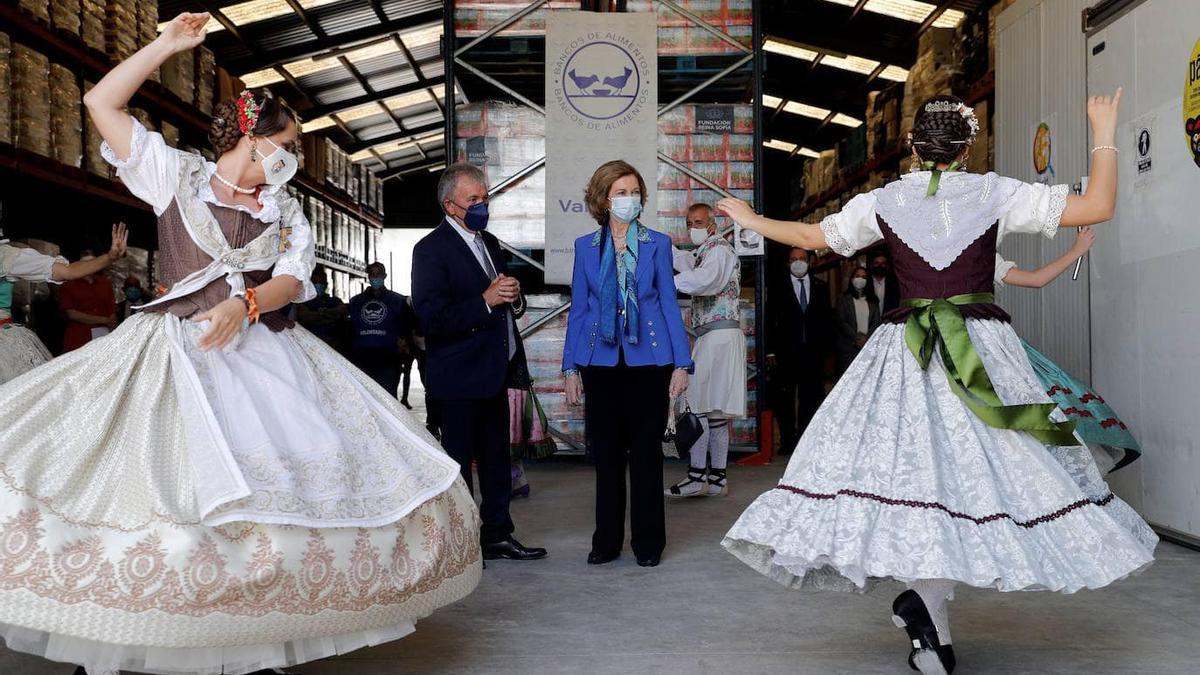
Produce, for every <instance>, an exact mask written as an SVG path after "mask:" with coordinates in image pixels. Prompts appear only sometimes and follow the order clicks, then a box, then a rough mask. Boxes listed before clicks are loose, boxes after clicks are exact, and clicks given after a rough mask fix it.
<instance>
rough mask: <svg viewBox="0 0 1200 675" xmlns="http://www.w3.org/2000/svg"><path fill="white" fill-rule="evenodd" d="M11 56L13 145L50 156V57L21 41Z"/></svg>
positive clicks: (14, 47)
mask: <svg viewBox="0 0 1200 675" xmlns="http://www.w3.org/2000/svg"><path fill="white" fill-rule="evenodd" d="M11 59H12V66H11V67H12V91H13V118H14V128H13V145H16V146H17V147H19V148H23V149H25V150H29V151H30V152H36V153H37V154H39V155H43V156H45V157H50V156H51V155H52V152H51V143H50V125H49V124H47V123H46V121H47V120H49V119H50V59H48V58H46V55H45V54H39V53H38V52H36V51H34V50H32V49H30V48H29V47H26V46H25V45H23V44H20V43H16V44H14V45H13V49H12V56H11Z"/></svg>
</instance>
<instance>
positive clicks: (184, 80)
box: [162, 51, 196, 103]
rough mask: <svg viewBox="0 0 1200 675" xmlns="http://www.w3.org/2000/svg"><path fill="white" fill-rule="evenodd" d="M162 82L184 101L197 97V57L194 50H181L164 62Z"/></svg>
mask: <svg viewBox="0 0 1200 675" xmlns="http://www.w3.org/2000/svg"><path fill="white" fill-rule="evenodd" d="M162 83H163V86H164V87H166V88H167V91H169V92H171V93H172V94H175V95H176V96H178V97H179V99H180V100H181V101H183V102H184V103H194V102H195V99H196V59H195V54H193V53H192V52H190V51H188V52H181V53H179V54H176V55H174V56H172V57H171V58H169V59H167V60H166V62H165V63H163V64H162Z"/></svg>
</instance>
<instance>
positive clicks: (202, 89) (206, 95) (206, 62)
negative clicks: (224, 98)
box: [195, 47, 217, 115]
mask: <svg viewBox="0 0 1200 675" xmlns="http://www.w3.org/2000/svg"><path fill="white" fill-rule="evenodd" d="M216 81H217V58H216V56H215V55H214V54H213V51H212V50H211V49H209V48H207V47H201V48H199V49H197V50H196V98H195V100H196V107H197V108H199V109H200V112H202V113H204V114H205V115H211V114H212V110H213V102H214V101H213V96H214V91H215V86H216Z"/></svg>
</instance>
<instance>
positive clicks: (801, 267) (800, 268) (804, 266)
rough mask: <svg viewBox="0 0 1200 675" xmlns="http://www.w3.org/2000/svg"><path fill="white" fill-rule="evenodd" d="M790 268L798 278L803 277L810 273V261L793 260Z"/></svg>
mask: <svg viewBox="0 0 1200 675" xmlns="http://www.w3.org/2000/svg"><path fill="white" fill-rule="evenodd" d="M788 269H790V270H791V271H792V276H794V277H796V278H797V279H803V278H804V277H805V275H807V274H808V263H806V262H804V261H803V260H793V261H792V264H791V265H789V266H788Z"/></svg>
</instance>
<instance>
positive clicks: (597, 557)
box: [588, 551, 621, 565]
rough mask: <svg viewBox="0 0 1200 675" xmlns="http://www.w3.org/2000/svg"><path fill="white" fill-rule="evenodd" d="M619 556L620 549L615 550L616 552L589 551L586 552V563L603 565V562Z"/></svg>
mask: <svg viewBox="0 0 1200 675" xmlns="http://www.w3.org/2000/svg"><path fill="white" fill-rule="evenodd" d="M620 557H621V552H620V551H617V552H616V553H598V552H596V551H592V552H591V553H589V554H588V564H589V565H603V564H605V563H610V562H612V561H614V560H616V559H617V558H620Z"/></svg>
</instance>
